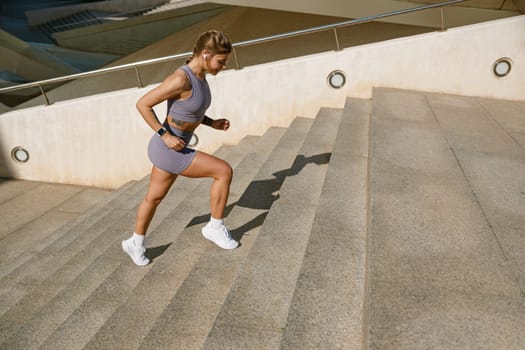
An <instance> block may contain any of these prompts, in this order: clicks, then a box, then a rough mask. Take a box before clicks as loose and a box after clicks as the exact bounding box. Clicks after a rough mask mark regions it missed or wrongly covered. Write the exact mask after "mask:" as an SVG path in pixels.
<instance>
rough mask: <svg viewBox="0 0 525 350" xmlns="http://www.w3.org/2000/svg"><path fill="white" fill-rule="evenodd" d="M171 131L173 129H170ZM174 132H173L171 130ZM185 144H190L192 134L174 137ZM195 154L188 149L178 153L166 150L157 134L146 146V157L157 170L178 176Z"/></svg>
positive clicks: (185, 148) (169, 149) (192, 150)
mask: <svg viewBox="0 0 525 350" xmlns="http://www.w3.org/2000/svg"><path fill="white" fill-rule="evenodd" d="M172 130H173V129H172ZM173 131H175V130H173ZM176 136H178V137H180V138H181V139H183V140H184V141H185V142H186V144H188V143H189V142H190V139H191V136H192V134H191V133H190V134H181V135H176ZM196 154H197V152H196V151H195V150H194V149H192V148H189V147H184V149H182V150H180V151H175V150H173V149H171V148H168V146H166V144H165V143H164V141H162V139H161V138H160V136H159V135H158V134H153V136H152V137H151V140H150V141H149V145H148V157H149V159H150V160H151V162H152V163H153V165H154V166H156V167H157V168H159V169H161V170H164V171H167V172H168V173H172V174H177V175H178V174H180V173H182V172H183V171H184V170H186V168H187V167H188V166H189V165H190V164H191V162H192V160H193V158H194V157H195V155H196Z"/></svg>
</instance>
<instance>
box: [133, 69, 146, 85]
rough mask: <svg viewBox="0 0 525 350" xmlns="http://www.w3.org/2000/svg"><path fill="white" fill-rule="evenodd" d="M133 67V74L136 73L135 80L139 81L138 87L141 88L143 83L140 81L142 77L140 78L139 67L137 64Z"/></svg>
mask: <svg viewBox="0 0 525 350" xmlns="http://www.w3.org/2000/svg"><path fill="white" fill-rule="evenodd" d="M133 68H135V74H136V75H137V81H138V83H139V88H143V87H144V84H143V83H142V79H141V78H140V73H139V68H138V67H137V66H134V67H133Z"/></svg>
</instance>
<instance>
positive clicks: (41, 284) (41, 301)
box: [0, 138, 254, 348]
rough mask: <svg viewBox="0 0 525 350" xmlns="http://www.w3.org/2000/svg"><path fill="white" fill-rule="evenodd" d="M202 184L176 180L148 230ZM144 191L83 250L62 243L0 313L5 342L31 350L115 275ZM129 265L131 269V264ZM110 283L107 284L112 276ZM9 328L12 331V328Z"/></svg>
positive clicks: (238, 154) (233, 156)
mask: <svg viewBox="0 0 525 350" xmlns="http://www.w3.org/2000/svg"><path fill="white" fill-rule="evenodd" d="M253 142H254V140H253V139H252V138H247V139H246V140H243V142H241V144H243V145H250V144H251V143H253ZM240 149H241V151H235V149H234V148H232V149H231V150H230V151H229V152H228V154H227V157H226V158H227V159H228V160H229V161H230V163H231V164H232V165H235V164H236V163H238V162H239V161H240V159H242V157H243V154H244V151H242V147H240ZM146 180H147V179H146ZM179 180H180V181H179ZM202 182H203V181H200V180H194V181H189V180H188V179H184V178H181V179H178V180H177V182H176V183H175V185H174V186H173V188H172V191H171V192H170V194H168V196H167V197H166V198H165V200H164V208H163V209H161V208H159V210H158V211H157V213H156V217H155V220H154V221H152V224H151V228H152V229H155V227H156V226H157V225H158V224H159V223H160V222H161V221H162V219H164V218H165V217H166V216H168V215H169V214H170V211H171V210H172V209H173V208H174V207H177V206H178V205H179V204H180V203H181V202H182V201H183V200H184V198H185V197H187V196H191V194H192V193H193V190H194V189H195V188H196V187H197V186H198V184H200V183H202ZM144 184H145V185H146V184H147V181H144ZM173 190H176V195H172V193H173ZM144 193H145V186H143V187H142V188H141V189H140V191H138V192H137V194H133V195H132V196H130V198H128V199H127V200H126V204H127V205H128V207H129V208H128V209H127V210H125V211H124V210H121V209H117V211H118V214H119V215H118V217H115V216H112V217H111V216H110V223H109V224H108V225H107V226H106V227H105V228H104V229H103V230H101V233H100V234H97V235H95V237H94V239H91V240H90V241H89V242H88V244H87V245H86V244H84V246H83V249H82V250H80V251H77V250H75V251H74V252H73V253H71V252H70V250H71V249H70V247H67V249H64V250H61V251H59V252H58V254H57V255H55V256H60V255H62V256H63V257H62V258H61V259H59V261H58V262H56V263H57V264H60V268H58V269H54V273H52V274H44V275H45V277H42V276H40V275H39V276H38V277H36V278H37V279H38V283H37V286H38V288H35V287H36V286H35V285H31V286H30V287H31V291H30V292H29V293H26V295H25V296H24V297H23V298H22V299H21V300H20V301H18V303H17V304H16V305H14V307H12V308H10V309H9V310H8V312H6V313H5V314H4V315H2V316H1V318H0V319H2V321H4V320H5V321H6V326H5V327H1V328H0V332H1V333H0V335H2V337H1V338H4V336H5V334H10V335H11V336H10V339H8V340H7V341H6V344H9V346H13V347H15V348H19V347H22V348H34V347H37V346H38V345H41V344H42V342H44V341H45V340H46V338H47V336H49V335H50V334H52V333H53V332H54V331H55V330H56V329H57V327H59V326H60V324H61V323H63V322H64V321H66V320H67V319H68V318H69V317H70V316H71V314H72V313H73V312H74V311H75V310H76V309H77V308H78V307H79V306H80V305H81V304H82V303H83V302H85V300H86V299H87V298H88V297H90V295H91V294H92V292H94V291H96V290H98V289H97V288H100V286H101V284H102V283H104V281H106V278H108V277H109V278H111V277H113V276H114V272H115V271H118V269H119V268H120V265H121V263H122V262H123V261H126V262H128V260H129V258H127V256H124V254H122V252H121V248H120V240H121V239H122V238H126V237H127V236H128V235H129V234H130V232H132V229H133V227H132V225H133V223H134V217H135V212H136V206H137V205H138V203H140V200H141V199H142V196H143V195H144ZM130 264H131V263H130ZM133 267H134V268H135V266H134V265H133ZM124 269H125V267H124ZM127 269H128V270H131V265H130V266H129V267H127ZM146 271H147V269H144V270H143V271H140V272H138V273H137V274H133V276H134V277H137V276H138V277H139V279H140V276H141V274H143V273H145V272H146ZM32 277H33V276H32ZM33 279H35V277H33ZM109 281H110V282H111V279H110V280H109ZM110 282H108V283H106V284H105V285H103V287H106V286H107V285H108V284H110ZM33 284H35V283H33ZM66 301H67V302H66ZM102 304H104V303H102ZM112 305H117V304H112ZM14 330H17V332H13V331H14ZM13 333H14V334H13ZM88 339H89V338H87V339H86V341H87V340H88ZM76 342H77V343H80V339H76Z"/></svg>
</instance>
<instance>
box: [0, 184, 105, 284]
mask: <svg viewBox="0 0 525 350" xmlns="http://www.w3.org/2000/svg"><path fill="white" fill-rule="evenodd" d="M13 182H15V181H13ZM16 182H18V181H16ZM30 186H32V185H30ZM53 187H55V188H58V187H63V186H57V185H53ZM65 187H67V188H69V187H73V186H67V185H65ZM77 189H78V190H79V191H78V192H76V193H74V194H73V195H72V196H71V197H70V198H68V199H67V200H65V201H63V202H62V203H60V204H58V205H56V206H52V207H50V208H48V209H47V211H45V212H44V213H42V214H41V215H40V216H38V217H35V218H33V219H29V220H25V222H22V223H21V225H19V227H18V228H17V229H16V230H14V231H12V232H11V233H9V234H8V235H7V236H5V237H4V238H2V239H0V244H1V245H2V247H3V248H4V249H2V252H1V253H0V265H1V266H2V268H1V271H2V273H1V274H0V276H3V275H4V274H5V271H6V267H8V266H9V267H10V268H11V267H12V266H16V264H14V265H13V263H15V262H17V263H19V262H20V261H23V259H19V258H18V257H19V255H20V254H23V253H26V256H28V255H31V254H32V255H34V254H36V253H37V252H38V251H39V250H41V248H42V246H45V244H47V243H48V242H50V241H52V240H53V238H54V236H55V235H54V233H55V232H56V231H57V230H58V229H59V228H61V227H62V226H64V225H66V227H70V226H71V225H74V224H75V223H76V222H78V221H79V220H82V218H85V217H87V216H88V215H90V214H89V213H91V212H93V211H94V210H96V209H95V208H97V207H101V206H104V205H105V204H106V203H107V202H109V201H110V200H111V199H112V198H113V196H114V195H113V196H112V192H115V191H109V190H104V189H98V188H89V187H78V188H77ZM1 190H2V189H0V191H1ZM33 195H34V192H33V190H30V191H29V192H27V193H26V194H25V195H24V196H27V197H32V196H33ZM33 199H34V201H35V202H37V201H38V198H33ZM10 202H11V201H9V202H6V204H7V205H9V203H10ZM40 205H41V204H40ZM25 210H26V211H32V210H33V208H32V207H28V208H26V209H25ZM28 253H29V254H28ZM7 271H9V269H7Z"/></svg>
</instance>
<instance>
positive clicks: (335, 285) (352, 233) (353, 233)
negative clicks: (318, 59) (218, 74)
mask: <svg viewBox="0 0 525 350" xmlns="http://www.w3.org/2000/svg"><path fill="white" fill-rule="evenodd" d="M370 109H371V102H370V100H359V99H350V98H349V99H347V102H346V106H345V109H344V111H343V115H342V120H341V124H340V126H339V130H338V133H337V138H336V141H335V145H334V151H333V152H332V156H331V157H330V165H329V167H328V170H327V173H326V177H325V180H324V184H323V189H322V193H321V198H320V200H319V207H318V208H317V211H316V213H315V219H314V222H313V225H312V232H311V233H310V238H309V240H308V245H307V247H306V252H305V256H304V260H303V265H302V267H301V271H300V273H299V277H298V279H297V286H296V288H295V291H294V295H293V298H292V301H291V305H290V310H289V312H288V320H287V322H286V329H285V330H284V335H283V338H282V340H281V347H280V348H281V349H311V348H316V349H361V348H362V345H363V341H364V339H363V328H364V325H365V319H364V313H363V310H365V307H364V306H365V295H366V293H365V290H366V288H365V285H366V242H367V217H368V140H369V123H370ZM343 325H344V326H343Z"/></svg>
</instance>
